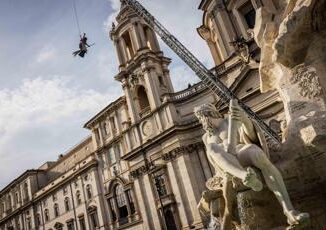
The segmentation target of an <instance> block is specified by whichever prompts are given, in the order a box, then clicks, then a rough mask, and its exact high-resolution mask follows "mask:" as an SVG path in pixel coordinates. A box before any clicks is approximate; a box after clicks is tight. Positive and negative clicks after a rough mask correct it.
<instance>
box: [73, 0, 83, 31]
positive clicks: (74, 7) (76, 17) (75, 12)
mask: <svg viewBox="0 0 326 230" xmlns="http://www.w3.org/2000/svg"><path fill="white" fill-rule="evenodd" d="M72 7H73V10H74V15H75V20H76V24H77V28H78V32H79V36H81V30H80V25H79V19H78V14H77V9H76V2H75V0H72Z"/></svg>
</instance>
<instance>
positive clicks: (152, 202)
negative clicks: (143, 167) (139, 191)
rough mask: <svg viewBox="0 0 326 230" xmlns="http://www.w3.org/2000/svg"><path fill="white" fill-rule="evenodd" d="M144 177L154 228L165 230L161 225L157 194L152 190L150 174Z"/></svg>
mask: <svg viewBox="0 0 326 230" xmlns="http://www.w3.org/2000/svg"><path fill="white" fill-rule="evenodd" d="M143 178H144V187H145V191H146V194H147V200H148V204H149V210H150V212H151V215H152V220H153V223H154V229H162V230H163V228H162V226H161V222H160V218H159V216H158V210H157V207H156V201H155V194H154V192H153V190H152V186H151V181H150V178H149V175H148V174H146V175H144V176H143Z"/></svg>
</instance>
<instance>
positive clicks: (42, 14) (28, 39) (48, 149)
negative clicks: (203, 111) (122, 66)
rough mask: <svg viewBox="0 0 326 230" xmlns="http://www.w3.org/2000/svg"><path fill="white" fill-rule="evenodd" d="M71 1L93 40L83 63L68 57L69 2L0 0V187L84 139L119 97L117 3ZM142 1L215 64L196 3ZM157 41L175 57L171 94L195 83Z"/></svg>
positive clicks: (71, 46)
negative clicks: (111, 32)
mask: <svg viewBox="0 0 326 230" xmlns="http://www.w3.org/2000/svg"><path fill="white" fill-rule="evenodd" d="M75 1H76V6H77V12H78V17H79V22H80V26H81V30H82V31H84V32H86V33H87V34H88V38H89V41H90V43H93V42H95V46H93V47H92V48H91V50H90V52H89V53H88V54H87V56H86V58H85V59H81V58H73V57H72V55H71V53H72V51H74V50H75V49H77V48H78V40H79V38H78V29H77V26H76V21H75V19H74V14H73V8H72V0H56V1H53V0H28V1H26V0H1V1H0V36H1V43H0V71H1V72H0V159H1V160H0V188H2V187H3V186H5V185H6V184H7V183H8V182H10V181H11V180H13V179H14V178H15V177H17V176H18V175H19V174H20V173H22V172H24V171H25V170H26V169H29V168H37V167H38V166H40V165H41V164H42V163H43V162H45V161H51V160H56V159H57V156H58V155H59V154H61V153H64V152H65V151H66V150H68V149H69V148H70V147H72V146H74V145H75V144H76V143H78V142H79V141H80V140H82V139H83V138H84V137H86V136H87V135H89V132H88V131H87V130H85V129H83V128H82V126H83V124H84V123H85V122H86V121H87V120H88V119H89V118H91V117H92V116H93V115H95V114H96V113H97V112H98V111H99V110H101V108H103V107H104V106H106V105H107V104H109V103H110V102H111V101H113V100H115V99H116V98H118V97H119V96H120V95H122V89H121V86H120V84H119V83H118V82H116V81H115V80H114V76H115V74H116V73H117V60H116V59H117V58H116V53H115V49H114V48H113V46H112V42H111V41H110V40H109V38H108V26H110V25H111V23H112V20H114V16H115V15H116V12H117V10H118V9H119V7H120V3H119V0H91V1H89V0H75ZM140 2H141V3H143V4H144V6H145V7H146V8H148V10H149V11H150V12H152V14H154V15H155V16H156V17H157V18H158V19H159V20H160V21H161V22H162V24H163V25H165V26H166V27H167V28H168V29H169V30H170V31H171V32H172V33H173V34H175V35H176V37H178V38H179V39H180V41H181V42H183V43H184V44H185V45H186V46H187V47H188V48H189V49H190V50H191V51H192V52H193V53H194V54H195V55H196V56H197V57H198V58H199V59H200V60H202V61H203V62H204V63H205V64H206V65H207V66H209V67H210V66H212V65H213V64H212V60H211V56H210V53H209V51H208V48H207V46H206V44H205V42H204V41H203V40H201V39H200V37H199V35H198V34H197V32H196V27H198V26H200V25H201V20H202V13H201V12H200V11H199V10H198V9H197V7H198V5H199V3H200V0H195V1H194V0H141V1H140ZM160 44H161V48H162V49H163V51H164V53H165V55H166V56H167V57H170V58H172V60H173V63H172V65H171V66H170V70H171V77H172V81H173V83H174V86H175V89H176V90H180V89H182V88H184V87H186V86H187V84H188V83H189V82H196V81H197V78H196V77H195V76H194V74H193V73H192V71H191V70H190V69H189V68H188V67H186V66H185V65H184V64H183V63H182V61H180V60H179V58H177V57H176V56H175V55H174V54H173V52H172V51H170V50H169V48H167V47H166V46H165V45H164V44H162V42H160Z"/></svg>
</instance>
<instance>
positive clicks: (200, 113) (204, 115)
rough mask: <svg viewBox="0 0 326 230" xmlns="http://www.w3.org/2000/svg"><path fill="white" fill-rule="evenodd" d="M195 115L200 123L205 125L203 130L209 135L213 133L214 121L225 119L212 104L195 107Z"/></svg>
mask: <svg viewBox="0 0 326 230" xmlns="http://www.w3.org/2000/svg"><path fill="white" fill-rule="evenodd" d="M194 113H195V116H196V117H197V118H198V120H199V122H200V123H201V124H202V125H203V129H204V130H205V131H206V132H208V133H209V134H212V133H213V130H214V120H219V119H222V118H223V116H222V115H221V114H220V113H219V111H217V109H216V108H215V106H214V105H212V104H203V105H201V106H198V107H195V108H194Z"/></svg>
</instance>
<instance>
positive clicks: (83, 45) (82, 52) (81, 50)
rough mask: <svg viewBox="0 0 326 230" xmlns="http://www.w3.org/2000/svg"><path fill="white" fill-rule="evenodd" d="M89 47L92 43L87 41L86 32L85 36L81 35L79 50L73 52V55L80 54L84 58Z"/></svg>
mask: <svg viewBox="0 0 326 230" xmlns="http://www.w3.org/2000/svg"><path fill="white" fill-rule="evenodd" d="M87 47H91V45H89V44H88V43H87V37H86V33H84V35H83V36H80V42H79V50H77V51H75V52H73V55H74V56H77V54H78V55H79V56H80V57H82V58H83V57H84V56H85V54H86V53H87Z"/></svg>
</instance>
